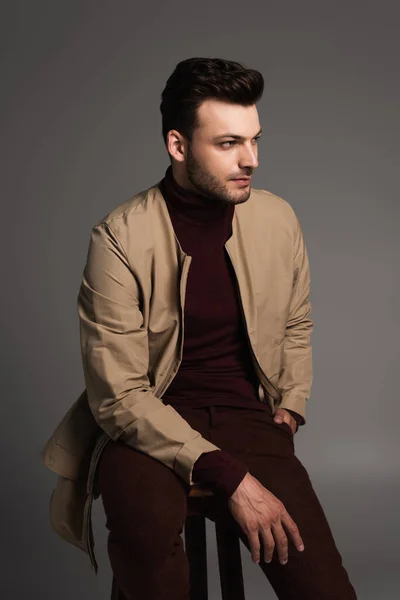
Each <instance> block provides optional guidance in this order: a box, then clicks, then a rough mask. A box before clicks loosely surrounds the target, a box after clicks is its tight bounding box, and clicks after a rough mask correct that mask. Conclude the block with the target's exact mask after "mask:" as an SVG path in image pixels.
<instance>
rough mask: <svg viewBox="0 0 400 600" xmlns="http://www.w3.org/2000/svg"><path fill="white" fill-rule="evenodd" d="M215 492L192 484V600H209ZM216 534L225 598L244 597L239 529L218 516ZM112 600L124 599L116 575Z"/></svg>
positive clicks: (187, 531) (188, 546)
mask: <svg viewBox="0 0 400 600" xmlns="http://www.w3.org/2000/svg"><path fill="white" fill-rule="evenodd" d="M213 497H214V494H213V493H212V491H211V490H210V489H209V488H207V487H205V486H202V485H198V484H197V485H193V486H192V487H191V489H190V492H189V495H188V507H187V516H186V521H185V527H184V536H185V553H186V556H187V557H188V561H189V565H190V600H208V585H207V542H206V514H207V512H208V510H209V509H210V508H211V509H212V503H213V502H214V500H213ZM215 535H216V540H217V553H218V565H219V579H220V583H221V593H222V600H245V595H244V587H243V572H242V561H241V555H240V538H239V536H238V534H237V532H236V531H235V530H234V529H233V528H232V527H230V526H229V525H227V524H226V523H224V522H222V521H221V520H219V519H217V518H216V519H215ZM111 600H125V597H124V595H123V594H122V592H121V591H119V590H118V586H117V584H116V582H115V579H114V578H113V582H112V591H111Z"/></svg>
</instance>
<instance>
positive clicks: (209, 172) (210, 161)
mask: <svg viewBox="0 0 400 600" xmlns="http://www.w3.org/2000/svg"><path fill="white" fill-rule="evenodd" d="M198 120H199V127H198V128H196V129H195V131H194V132H193V139H192V142H191V143H190V144H189V145H188V146H187V152H186V160H185V163H184V164H185V167H186V173H185V175H186V177H185V179H187V181H186V182H185V183H186V187H188V188H189V189H193V190H194V191H197V192H200V193H202V194H204V195H206V196H208V197H209V198H211V199H213V200H216V201H219V202H224V203H233V204H240V203H242V202H246V200H248V199H249V196H250V185H251V180H250V179H248V181H238V178H240V177H246V178H249V177H251V175H252V173H253V171H254V170H255V169H256V168H257V167H258V148H257V139H258V137H259V134H260V130H261V127H260V122H259V119H258V112H257V109H256V107H255V105H254V104H253V105H251V106H241V105H239V104H230V103H229V102H222V101H219V100H206V101H204V102H203V103H202V104H201V106H200V107H199V111H198ZM236 136H237V137H236Z"/></svg>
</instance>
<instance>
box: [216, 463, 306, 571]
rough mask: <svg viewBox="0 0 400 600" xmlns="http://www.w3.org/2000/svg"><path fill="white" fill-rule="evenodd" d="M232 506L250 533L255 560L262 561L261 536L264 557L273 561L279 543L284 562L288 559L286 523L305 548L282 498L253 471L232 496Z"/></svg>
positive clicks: (234, 512) (233, 511)
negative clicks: (275, 494) (269, 489)
mask: <svg viewBox="0 0 400 600" xmlns="http://www.w3.org/2000/svg"><path fill="white" fill-rule="evenodd" d="M228 507H229V510H230V512H231V514H232V516H233V517H234V519H235V520H236V521H237V522H238V523H239V525H240V527H241V528H242V530H243V531H244V533H245V534H246V535H247V539H248V541H249V545H250V551H251V558H252V561H253V562H255V563H259V562H260V547H261V544H260V540H259V536H261V539H262V542H263V548H264V561H265V562H267V563H268V562H271V560H272V554H273V552H274V547H275V544H276V547H277V551H278V556H279V560H280V562H281V563H282V564H283V565H284V564H286V563H287V561H288V538H287V536H286V533H285V530H284V529H283V527H282V525H284V526H285V527H286V529H287V531H288V533H289V535H290V536H291V538H292V540H293V542H294V544H295V546H296V547H297V549H298V550H299V551H300V552H302V551H303V550H304V544H303V540H302V539H301V537H300V533H299V530H298V528H297V525H296V523H295V522H294V521H293V519H292V517H291V516H290V515H289V513H288V512H287V511H286V509H285V507H284V505H283V504H282V502H281V501H280V500H279V499H278V498H277V497H276V496H274V494H272V493H271V492H269V491H268V490H267V489H266V488H265V487H264V486H263V485H262V484H261V483H260V482H259V481H258V479H256V478H255V477H253V476H252V475H251V474H250V473H247V474H246V475H245V476H244V478H243V480H242V481H241V482H240V484H239V486H238V487H237V488H236V490H235V491H234V492H233V494H232V496H231V497H230V498H229V499H228Z"/></svg>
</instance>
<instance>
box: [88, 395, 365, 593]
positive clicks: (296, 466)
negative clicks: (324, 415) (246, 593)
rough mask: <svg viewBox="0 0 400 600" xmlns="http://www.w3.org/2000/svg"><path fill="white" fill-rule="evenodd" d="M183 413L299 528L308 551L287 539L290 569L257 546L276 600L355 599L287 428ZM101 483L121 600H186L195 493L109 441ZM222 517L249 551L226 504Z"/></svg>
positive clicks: (248, 415)
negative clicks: (187, 527) (188, 529)
mask: <svg viewBox="0 0 400 600" xmlns="http://www.w3.org/2000/svg"><path fill="white" fill-rule="evenodd" d="M178 410H179V412H180V414H181V415H182V416H183V417H184V418H185V419H186V420H187V421H188V422H189V423H190V425H191V427H193V428H194V429H196V430H197V431H199V432H200V433H201V434H202V435H203V437H205V438H206V439H208V440H210V441H211V442H213V443H214V444H215V445H217V446H218V447H219V448H221V449H225V450H227V451H229V452H230V453H232V454H233V455H234V456H236V457H237V458H239V459H241V460H243V462H244V463H245V464H247V466H248V467H249V469H250V473H251V474H252V475H253V476H254V477H256V478H257V479H258V480H259V481H260V482H261V483H262V485H263V486H264V487H266V488H267V489H268V490H269V491H270V492H272V493H273V494H275V496H277V497H278V498H279V499H280V500H281V501H282V502H283V504H284V505H285V507H286V509H287V511H288V512H289V514H290V516H291V517H292V518H293V519H294V521H295V522H296V524H297V526H298V528H299V530H300V535H301V536H302V539H303V541H304V546H305V550H304V551H303V552H299V551H298V550H297V549H296V547H295V546H294V544H293V542H292V541H291V538H290V536H289V534H288V540H289V560H288V562H287V563H286V565H281V564H280V562H279V559H278V555H277V552H276V550H275V551H274V555H273V559H272V562H270V563H264V562H263V560H262V559H263V551H262V541H261V538H260V541H261V556H260V563H259V566H260V568H261V569H262V571H263V573H264V574H265V575H266V577H267V579H268V581H269V583H270V584H271V586H272V588H273V589H274V591H275V593H276V596H277V597H278V598H279V599H280V600H354V599H356V598H357V596H356V593H355V591H354V588H353V586H352V585H351V583H350V581H349V578H348V574H347V571H346V570H345V568H344V566H343V564H342V559H341V556H340V553H339V551H338V549H337V547H336V544H335V541H334V538H333V535H332V532H331V529H330V527H329V525H328V522H327V520H326V517H325V514H324V512H323V509H322V507H321V504H320V502H319V500H318V498H317V496H316V494H315V491H314V489H313V487H312V484H311V481H310V478H309V476H308V473H307V471H306V469H305V468H304V466H303V465H302V464H301V462H300V461H299V460H298V458H297V457H296V456H295V451H294V439H293V435H292V432H291V430H290V427H289V426H288V425H286V424H282V425H278V424H276V423H274V421H273V417H272V415H271V413H270V412H268V411H265V410H259V409H253V408H251V409H250V408H249V409H247V408H236V407H226V406H217V407H203V408H198V407H196V408H187V409H178ZM97 481H98V486H99V491H100V494H101V498H102V502H103V506H104V510H105V515H106V519H107V522H106V527H107V529H108V530H109V534H108V546H107V548H108V555H109V559H110V563H111V568H112V571H113V575H114V578H115V581H116V583H117V585H118V588H119V590H120V593H119V595H118V600H189V590H190V585H189V564H188V560H187V557H186V554H185V551H184V545H183V539H182V536H181V534H182V532H183V528H184V524H185V518H186V512H187V495H188V492H189V486H188V485H187V484H186V483H185V482H184V481H183V480H182V479H181V478H180V477H179V476H178V475H176V473H174V472H173V471H172V470H171V469H169V468H168V467H166V466H165V465H163V464H162V463H161V462H159V461H157V460H156V459H154V458H151V457H149V456H147V455H145V454H143V453H142V452H139V451H137V450H134V449H132V448H130V447H129V446H127V445H126V444H124V443H123V442H112V441H111V442H109V443H108V444H107V446H106V447H105V450H104V451H103V454H102V456H101V458H100V462H99V465H98V472H97ZM219 510H221V511H222V512H221V515H223V518H226V519H228V520H231V521H232V523H233V524H234V526H235V527H236V528H237V531H238V533H239V535H240V537H241V539H242V541H243V543H244V544H245V545H246V547H247V548H249V545H248V540H247V536H246V535H245V534H244V533H243V531H242V530H241V528H240V526H239V525H238V523H237V522H236V521H235V520H234V519H233V517H232V516H231V514H230V512H229V509H228V507H227V505H226V502H225V504H222V503H221V507H220V509H219ZM268 587H269V586H268ZM267 597H269V596H268V593H267V594H266V598H267Z"/></svg>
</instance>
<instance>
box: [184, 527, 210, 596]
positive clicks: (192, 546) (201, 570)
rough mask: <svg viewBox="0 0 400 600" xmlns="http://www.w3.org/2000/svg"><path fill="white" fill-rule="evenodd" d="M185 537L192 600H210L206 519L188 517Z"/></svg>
mask: <svg viewBox="0 0 400 600" xmlns="http://www.w3.org/2000/svg"><path fill="white" fill-rule="evenodd" d="M184 535H185V553H186V556H187V558H188V561H189V565H190V600H208V586H207V548H206V520H205V517H204V516H202V515H188V516H187V517H186V521H185V534H184Z"/></svg>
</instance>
